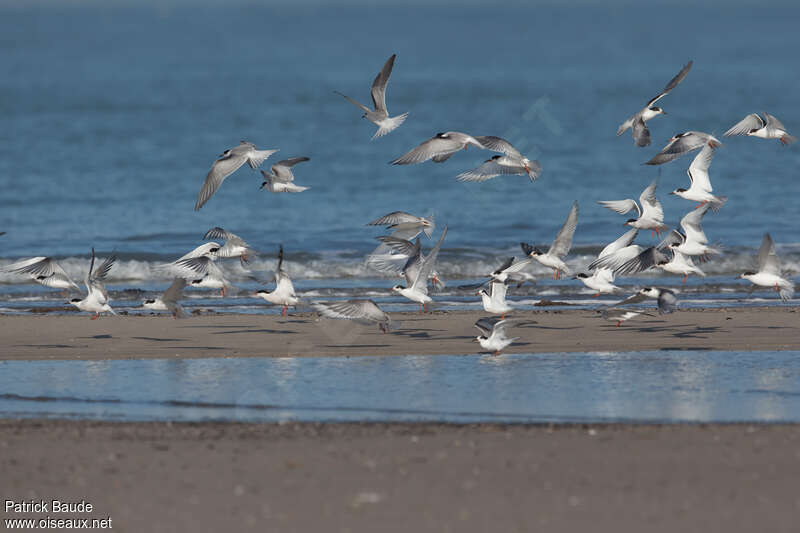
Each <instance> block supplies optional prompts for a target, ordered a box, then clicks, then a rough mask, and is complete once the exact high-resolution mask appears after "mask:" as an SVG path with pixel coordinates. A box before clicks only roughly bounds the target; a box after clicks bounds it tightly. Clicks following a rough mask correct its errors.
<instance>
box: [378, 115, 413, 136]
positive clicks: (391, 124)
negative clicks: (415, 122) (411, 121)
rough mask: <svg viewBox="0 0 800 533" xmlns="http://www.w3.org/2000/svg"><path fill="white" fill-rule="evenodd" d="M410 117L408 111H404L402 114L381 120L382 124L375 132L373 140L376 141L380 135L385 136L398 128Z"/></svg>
mask: <svg viewBox="0 0 800 533" xmlns="http://www.w3.org/2000/svg"><path fill="white" fill-rule="evenodd" d="M407 117H408V113H403V114H402V115H397V116H396V117H386V118H385V119H383V120H382V121H381V125H380V127H379V128H378V131H376V132H375V135H373V136H372V140H373V141H374V140H375V139H377V138H378V137H383V136H384V135H386V134H387V133H389V132H390V131H393V130H395V129H397V127H398V126H400V124H402V123H403V122H405V121H406V118H407Z"/></svg>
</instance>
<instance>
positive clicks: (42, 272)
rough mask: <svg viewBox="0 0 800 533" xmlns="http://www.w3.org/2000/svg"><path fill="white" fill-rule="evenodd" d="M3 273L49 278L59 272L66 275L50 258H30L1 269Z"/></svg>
mask: <svg viewBox="0 0 800 533" xmlns="http://www.w3.org/2000/svg"><path fill="white" fill-rule="evenodd" d="M2 270H3V271H4V272H16V273H19V274H30V275H31V276H33V277H34V278H35V277H38V276H42V277H49V276H52V275H53V274H54V273H56V272H59V273H63V274H64V275H66V273H65V272H64V270H63V269H62V268H61V267H60V266H59V265H58V263H56V262H55V260H53V258H52V257H31V258H30V259H24V260H22V261H17V262H16V263H12V264H10V265H8V266H6V267H3V269H2Z"/></svg>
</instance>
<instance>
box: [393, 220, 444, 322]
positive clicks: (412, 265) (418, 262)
mask: <svg viewBox="0 0 800 533" xmlns="http://www.w3.org/2000/svg"><path fill="white" fill-rule="evenodd" d="M445 236H447V226H446V225H445V227H444V229H443V230H442V235H441V236H440V237H439V242H437V243H436V246H434V247H433V248H432V249H431V251H430V252H429V253H428V255H427V256H426V257H425V258H424V259H423V257H422V251H421V248H420V246H419V241H417V244H416V251H415V253H414V255H413V256H411V257H409V259H408V262H407V263H406V265H405V267H404V268H403V275H404V276H405V278H406V285H405V286H403V285H395V286H394V287H393V288H392V290H393V291H395V292H397V293H399V294H401V295H403V296H405V297H406V298H408V299H409V300H411V301H412V302H417V303H418V304H419V305H420V313H422V310H423V308H426V307H427V304H428V303H430V302H432V301H433V300H432V299H431V297H430V296H428V287H427V285H428V278H429V277H430V275H431V273H432V272H433V267H434V265H435V264H436V258H437V257H438V255H439V250H440V249H441V248H442V243H443V242H444V238H445Z"/></svg>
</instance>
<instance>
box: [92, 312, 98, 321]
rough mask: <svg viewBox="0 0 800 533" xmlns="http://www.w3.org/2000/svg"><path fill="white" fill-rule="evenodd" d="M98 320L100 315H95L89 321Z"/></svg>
mask: <svg viewBox="0 0 800 533" xmlns="http://www.w3.org/2000/svg"><path fill="white" fill-rule="evenodd" d="M98 318H100V313H95V315H94V316H93V317H92V318H91V319H90V320H97V319H98Z"/></svg>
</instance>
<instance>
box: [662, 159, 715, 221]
mask: <svg viewBox="0 0 800 533" xmlns="http://www.w3.org/2000/svg"><path fill="white" fill-rule="evenodd" d="M713 157H714V149H713V148H712V147H711V145H709V144H707V145H705V146H703V149H702V150H700V152H698V153H697V155H696V156H695V158H694V159H693V160H692V164H691V165H689V169H688V170H687V171H686V173H687V174H688V175H689V183H690V186H689V188H688V189H675V190H674V191H672V192H671V193H670V194H674V195H675V196H679V197H681V198H684V199H686V200H689V201H692V202H699V205H698V207H700V206H703V205H705V204H709V205H710V207H711V210H712V211H714V212H715V213H716V212H717V211H719V208H720V207H722V204H724V203H725V202H726V201H727V199H728V197H727V196H714V195H713V194H711V192H712V191H713V190H714V189H712V187H711V178H710V177H709V176H708V167H709V166H710V165H711V159H712V158H713Z"/></svg>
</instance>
